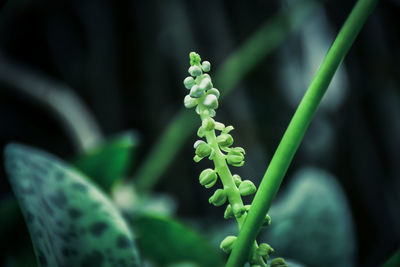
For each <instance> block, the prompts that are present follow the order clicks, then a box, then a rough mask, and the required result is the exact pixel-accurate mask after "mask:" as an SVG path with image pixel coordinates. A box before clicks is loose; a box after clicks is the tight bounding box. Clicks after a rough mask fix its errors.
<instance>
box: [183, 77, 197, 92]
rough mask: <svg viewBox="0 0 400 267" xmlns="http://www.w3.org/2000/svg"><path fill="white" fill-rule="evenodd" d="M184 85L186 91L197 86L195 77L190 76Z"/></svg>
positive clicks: (184, 81)
mask: <svg viewBox="0 0 400 267" xmlns="http://www.w3.org/2000/svg"><path fill="white" fill-rule="evenodd" d="M183 84H184V85H185V87H186V89H190V88H192V87H193V85H195V84H196V82H195V81H194V79H193V77H191V76H189V77H186V78H185V79H184V80H183Z"/></svg>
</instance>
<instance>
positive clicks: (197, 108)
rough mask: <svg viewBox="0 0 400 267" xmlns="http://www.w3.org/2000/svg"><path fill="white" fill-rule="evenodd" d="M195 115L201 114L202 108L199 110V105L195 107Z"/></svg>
mask: <svg viewBox="0 0 400 267" xmlns="http://www.w3.org/2000/svg"><path fill="white" fill-rule="evenodd" d="M195 110H196V113H197V114H198V115H200V114H201V112H202V108H201V106H200V105H197V107H196V109H195Z"/></svg>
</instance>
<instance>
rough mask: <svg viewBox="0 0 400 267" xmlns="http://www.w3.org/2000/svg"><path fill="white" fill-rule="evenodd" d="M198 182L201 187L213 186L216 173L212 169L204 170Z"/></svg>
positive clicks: (215, 180)
mask: <svg viewBox="0 0 400 267" xmlns="http://www.w3.org/2000/svg"><path fill="white" fill-rule="evenodd" d="M199 182H200V184H201V185H203V186H207V185H210V186H209V187H211V186H213V185H214V184H215V183H216V182H217V172H216V171H214V170H213V169H205V170H204V171H202V172H201V173H200V177H199ZM211 184H212V185H211ZM209 187H208V188H209Z"/></svg>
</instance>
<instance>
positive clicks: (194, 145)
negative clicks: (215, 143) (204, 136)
mask: <svg viewBox="0 0 400 267" xmlns="http://www.w3.org/2000/svg"><path fill="white" fill-rule="evenodd" d="M205 143H206V142H204V141H203V140H197V141H196V142H194V144H193V148H194V149H196V148H197V147H198V146H199V145H200V144H205Z"/></svg>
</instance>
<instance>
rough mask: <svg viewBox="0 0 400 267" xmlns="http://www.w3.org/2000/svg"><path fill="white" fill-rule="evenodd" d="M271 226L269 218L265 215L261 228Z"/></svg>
mask: <svg viewBox="0 0 400 267" xmlns="http://www.w3.org/2000/svg"><path fill="white" fill-rule="evenodd" d="M270 224H271V217H270V216H269V215H268V214H267V215H265V218H264V223H263V226H269V225H270Z"/></svg>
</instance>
